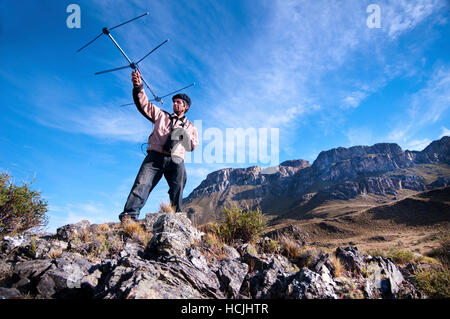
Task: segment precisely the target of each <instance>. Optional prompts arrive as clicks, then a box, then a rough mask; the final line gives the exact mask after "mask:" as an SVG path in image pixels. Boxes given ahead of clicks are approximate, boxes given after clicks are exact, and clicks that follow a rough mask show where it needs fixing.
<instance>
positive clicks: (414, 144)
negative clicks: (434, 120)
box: [404, 138, 432, 151]
mask: <svg viewBox="0 0 450 319" xmlns="http://www.w3.org/2000/svg"><path fill="white" fill-rule="evenodd" d="M431 142H432V141H431V140H430V139H428V138H424V139H420V140H412V141H409V142H408V143H407V144H406V145H405V146H404V148H406V149H407V150H410V151H422V150H423V149H424V148H425V147H427V146H428V145H430V143H431Z"/></svg>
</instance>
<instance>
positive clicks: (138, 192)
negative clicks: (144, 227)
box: [119, 151, 186, 220]
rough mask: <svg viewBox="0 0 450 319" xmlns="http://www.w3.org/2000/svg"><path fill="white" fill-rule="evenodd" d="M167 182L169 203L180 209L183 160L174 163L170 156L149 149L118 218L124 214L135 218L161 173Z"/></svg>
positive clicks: (184, 170) (184, 173) (184, 180)
mask: <svg viewBox="0 0 450 319" xmlns="http://www.w3.org/2000/svg"><path fill="white" fill-rule="evenodd" d="M163 174H164V177H165V179H166V181H167V184H169V192H168V193H169V198H170V203H171V204H172V205H174V206H176V211H177V212H181V211H182V207H181V205H182V201H183V188H184V185H186V169H185V168H184V162H181V163H179V164H177V163H175V162H174V161H173V160H172V158H171V157H170V156H164V154H161V153H158V152H155V151H150V152H149V153H148V154H147V156H146V157H145V159H144V161H143V162H142V165H141V168H140V169H139V173H138V175H137V176H136V180H135V181H134V184H133V187H132V188H131V191H130V194H129V195H128V199H127V202H126V204H125V207H124V209H123V212H122V213H121V214H120V215H119V219H120V220H122V217H123V216H124V215H125V214H126V215H128V216H130V217H131V218H133V219H137V218H138V216H139V213H140V211H141V209H142V207H144V205H145V202H146V201H147V198H148V196H149V195H150V192H151V191H152V190H153V188H155V186H156V185H157V184H158V182H159V180H160V179H161V177H162V175H163Z"/></svg>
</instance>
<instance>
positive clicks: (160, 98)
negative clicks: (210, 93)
mask: <svg viewBox="0 0 450 319" xmlns="http://www.w3.org/2000/svg"><path fill="white" fill-rule="evenodd" d="M194 85H195V82H194V83H191V84H189V85H188V86H185V87H184V88H181V89H179V90H176V91H173V92H170V93H168V94H166V95H163V96H161V97H156V98H154V99H153V100H150V102H153V101H156V102H159V101H161V100H162V99H163V98H165V97H168V96H169V95H172V94H174V93H177V92H180V91H182V90H184V89H187V88H190V87H191V86H194ZM129 105H134V102H133V103H127V104H122V105H121V106H129Z"/></svg>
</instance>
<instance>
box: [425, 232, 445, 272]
mask: <svg viewBox="0 0 450 319" xmlns="http://www.w3.org/2000/svg"><path fill="white" fill-rule="evenodd" d="M430 256H431V257H434V258H436V259H438V260H440V261H441V263H442V264H443V265H446V266H449V265H450V235H449V234H448V233H444V234H441V235H440V236H439V247H437V248H436V249H434V250H433V251H432V252H431V253H430Z"/></svg>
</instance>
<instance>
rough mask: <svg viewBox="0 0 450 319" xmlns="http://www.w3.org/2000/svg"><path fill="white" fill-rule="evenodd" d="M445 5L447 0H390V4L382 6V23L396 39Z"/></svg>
mask: <svg viewBox="0 0 450 319" xmlns="http://www.w3.org/2000/svg"><path fill="white" fill-rule="evenodd" d="M445 5H446V3H445V0H416V1H406V0H400V1H398V0H397V1H390V2H389V5H382V6H381V8H382V12H381V19H382V21H383V22H382V24H383V23H384V25H385V28H384V29H385V30H387V32H388V35H389V37H391V38H392V39H396V38H397V37H399V36H400V35H401V34H403V33H406V32H408V31H410V30H412V29H414V28H415V27H416V26H417V25H418V24H419V23H421V22H422V21H424V20H425V19H426V18H427V17H428V16H430V15H431V14H432V13H434V12H437V11H439V10H441V9H443V7H444V6H445Z"/></svg>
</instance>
